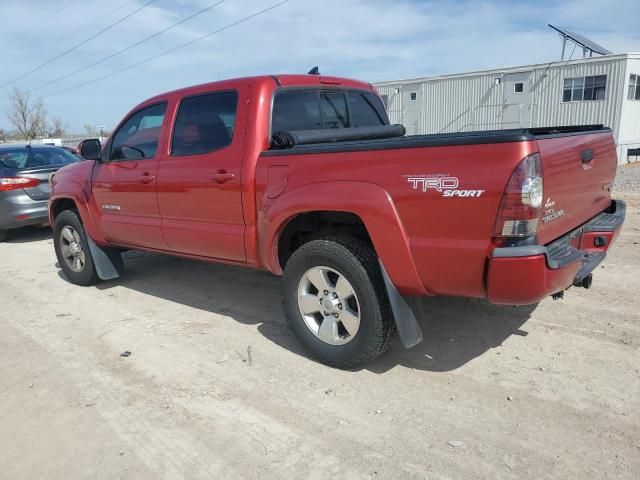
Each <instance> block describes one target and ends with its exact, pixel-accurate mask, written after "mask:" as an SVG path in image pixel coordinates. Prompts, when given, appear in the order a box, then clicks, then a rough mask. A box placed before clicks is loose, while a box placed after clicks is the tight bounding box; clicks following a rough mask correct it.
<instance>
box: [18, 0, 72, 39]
mask: <svg viewBox="0 0 640 480" xmlns="http://www.w3.org/2000/svg"><path fill="white" fill-rule="evenodd" d="M75 2H76V0H71V1H69V2H67V3H65V4H64V6H63V7H62V8H59V9H58V10H56V11H55V12H52V13H51V14H50V15H48V16H47V17H45V18H43V19H42V20H41V21H40V22H38V23H37V24H35V25H34V26H33V27H31V28H29V29H27V31H26V32H22V33H21V34H20V35H22V36H24V35H27V34H29V33H31V32H33V31H34V30H35V29H36V28H38V27H39V26H41V25H44V24H45V23H46V22H48V21H49V20H51V19H52V18H53V17H56V16H58V15H59V14H61V13H62V12H63V11H65V10H66V9H67V8H68V7H70V6H71V4H72V3H75Z"/></svg>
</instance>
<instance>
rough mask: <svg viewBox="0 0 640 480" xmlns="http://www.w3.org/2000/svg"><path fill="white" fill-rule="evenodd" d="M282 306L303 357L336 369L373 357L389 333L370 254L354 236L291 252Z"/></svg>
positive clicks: (392, 327) (387, 314)
mask: <svg viewBox="0 0 640 480" xmlns="http://www.w3.org/2000/svg"><path fill="white" fill-rule="evenodd" d="M283 305H284V309H285V313H286V315H287V319H288V321H289V323H290V325H291V327H292V329H293V332H294V334H295V335H296V337H297V338H298V339H299V340H300V342H301V343H302V344H303V345H304V346H305V348H306V349H307V350H308V351H309V353H311V355H312V356H313V357H315V358H317V359H318V360H319V361H321V362H323V363H326V364H328V365H332V366H335V367H338V368H353V367H356V366H358V365H361V364H363V363H366V362H368V361H371V360H373V359H375V358H377V357H379V356H380V355H382V354H383V353H384V352H386V351H387V350H388V349H389V347H390V345H391V341H392V339H393V334H394V333H395V324H394V322H393V314H392V313H391V307H390V305H389V299H388V297H387V292H386V290H385V288H384V283H383V280H382V275H381V273H380V268H379V266H378V260H377V257H376V255H375V252H374V251H373V249H372V248H371V247H370V246H368V245H367V244H366V243H365V242H363V241H362V240H360V239H358V238H355V237H351V236H346V235H336V236H331V237H326V238H322V239H319V240H313V241H311V242H308V243H306V244H304V245H303V246H301V247H300V248H299V249H298V250H296V251H295V252H294V253H293V255H292V256H291V258H290V259H289V261H288V262H287V265H286V267H285V275H284V288H283Z"/></svg>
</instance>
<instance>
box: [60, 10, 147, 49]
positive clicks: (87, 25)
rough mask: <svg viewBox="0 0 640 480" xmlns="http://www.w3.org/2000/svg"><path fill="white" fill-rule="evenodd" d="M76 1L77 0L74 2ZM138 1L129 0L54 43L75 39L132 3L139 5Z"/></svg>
mask: <svg viewBox="0 0 640 480" xmlns="http://www.w3.org/2000/svg"><path fill="white" fill-rule="evenodd" d="M74 1H75V0H74ZM137 2H138V0H129V1H128V2H126V3H123V4H122V5H120V6H119V7H116V8H114V9H113V10H109V11H108V12H107V13H105V14H104V15H101V16H100V17H98V18H96V19H95V20H93V21H92V22H89V23H87V24H85V25H84V26H83V27H81V28H79V29H77V30H74V31H72V32H71V33H70V34H69V35H65V36H64V37H59V38H57V39H56V40H54V41H53V42H52V43H56V44H57V43H59V42H64V41H65V40H67V39H69V38H71V37H73V36H74V35H77V34H78V33H80V32H82V31H83V30H86V29H87V28H89V27H91V26H93V25H95V24H96V23H98V22H100V21H102V20H104V19H105V18H107V17H109V16H111V15H113V14H114V13H116V12H119V11H120V10H122V9H123V8H124V7H128V6H129V5H131V4H132V3H137Z"/></svg>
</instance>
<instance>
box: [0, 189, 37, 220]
mask: <svg viewBox="0 0 640 480" xmlns="http://www.w3.org/2000/svg"><path fill="white" fill-rule="evenodd" d="M46 223H49V210H48V207H47V200H33V199H32V198H31V197H29V195H27V194H26V193H24V190H13V191H8V192H0V230H9V229H12V228H20V227H24V226H27V225H42V224H46Z"/></svg>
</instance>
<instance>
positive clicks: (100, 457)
mask: <svg viewBox="0 0 640 480" xmlns="http://www.w3.org/2000/svg"><path fill="white" fill-rule="evenodd" d="M622 170H623V173H622V176H621V178H622V179H623V180H622V182H624V184H625V185H626V182H627V175H630V176H631V175H633V176H634V178H635V179H636V180H635V181H636V182H637V179H638V175H639V174H640V169H638V168H636V169H635V170H634V169H633V168H631V167H629V168H627V167H625V168H624V169H622ZM628 172H631V173H628ZM636 185H637V183H636ZM616 196H617V197H621V198H622V199H624V200H626V201H627V222H626V225H625V227H624V230H623V231H622V233H621V235H620V237H619V238H618V240H617V242H616V243H615V244H614V245H613V247H612V248H611V250H610V254H609V255H608V257H607V259H606V261H605V263H604V264H603V265H602V266H601V268H598V270H597V272H596V274H595V275H594V281H593V287H592V288H591V289H590V290H585V289H578V288H572V289H570V290H569V291H568V292H567V293H566V295H565V298H564V300H561V301H553V300H552V299H550V298H547V299H545V300H543V301H541V302H540V303H539V304H538V305H531V306H526V307H509V306H497V305H490V304H488V303H487V302H484V301H481V300H473V299H463V298H457V299H456V298H431V299H425V300H424V306H425V310H426V311H427V312H428V317H427V318H426V319H425V320H424V322H423V324H422V328H423V330H424V332H425V339H424V341H423V342H422V343H421V344H419V345H417V346H416V347H414V348H413V349H411V350H404V349H403V348H402V345H401V344H400V342H398V341H396V342H395V343H394V346H393V347H392V350H391V351H390V352H389V353H388V354H387V355H385V356H384V357H383V358H381V359H379V360H377V361H375V362H373V363H371V364H369V365H367V366H366V368H362V369H360V370H357V371H339V370H334V369H331V368H328V367H325V366H323V365H320V364H318V363H315V362H313V361H311V360H310V359H309V358H307V357H306V356H305V354H304V352H303V351H302V350H301V348H300V346H299V345H298V343H297V342H296V341H295V339H294V338H293V336H292V335H291V332H290V330H289V328H288V327H287V325H286V322H285V320H284V318H283V313H282V309H281V307H280V279H278V278H276V277H273V276H271V275H267V274H265V273H262V272H256V271H251V270H244V269H239V268H233V267H228V266H223V265H213V264H207V263H202V262H196V261H191V260H184V259H179V258H172V257H168V256H162V255H153V254H149V253H139V252H127V254H126V258H125V263H126V268H127V271H126V274H125V275H124V276H123V277H122V278H120V279H118V280H116V281H111V282H104V283H101V284H99V285H96V286H94V287H87V288H81V287H77V286H74V285H71V284H69V283H68V282H66V281H65V280H64V279H63V278H62V277H61V275H60V273H59V270H58V269H57V268H56V267H55V257H54V253H53V245H52V240H51V234H50V231H49V230H34V231H30V232H24V233H21V234H20V235H15V236H13V237H12V238H11V239H10V240H9V241H8V242H7V243H2V244H0V292H2V294H1V297H0V299H1V306H0V479H2V480H23V479H38V480H49V479H51V480H59V479H64V480H86V479H91V480H102V479H104V480H116V479H131V480H155V479H163V480H183V479H184V480H201V479H202V480H210V479H214V478H215V479H218V478H219V479H225V480H234V479H242V480H252V479H256V480H257V479H260V480H269V479H282V478H285V479H301V480H302V479H305V480H306V479H309V480H324V479H327V478H335V479H349V480H360V479H372V480H380V479H385V480H386V479H389V480H405V479H411V480H413V479H415V480H425V479H428V480H436V479H437V480H450V479H514V480H516V479H517V480H521V479H536V480H540V479H558V480H559V479H562V480H565V479H576V480H596V479H618V480H638V479H639V478H640V355H639V352H640V314H639V312H640V295H638V278H639V275H638V272H639V271H640V254H639V252H640V247H639V246H638V243H639V242H640V195H638V194H622V195H616ZM124 352H130V355H124V356H123V355H122V354H123V353H124Z"/></svg>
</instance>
